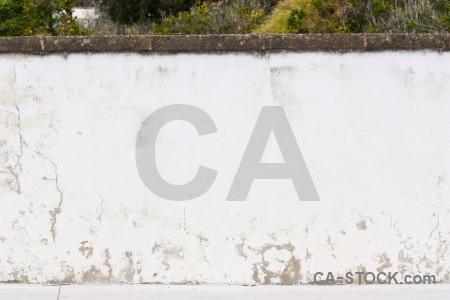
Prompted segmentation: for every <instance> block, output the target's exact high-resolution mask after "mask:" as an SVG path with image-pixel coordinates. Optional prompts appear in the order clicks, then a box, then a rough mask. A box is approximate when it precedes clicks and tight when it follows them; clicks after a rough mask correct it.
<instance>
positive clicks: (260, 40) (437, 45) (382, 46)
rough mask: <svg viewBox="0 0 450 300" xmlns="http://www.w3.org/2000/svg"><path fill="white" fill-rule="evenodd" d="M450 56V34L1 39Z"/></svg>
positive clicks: (31, 43)
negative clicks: (427, 52) (414, 52)
mask: <svg viewBox="0 0 450 300" xmlns="http://www.w3.org/2000/svg"><path fill="white" fill-rule="evenodd" d="M424 49H427V50H438V51H448V50H450V34H289V35H253V34H249V35H244V34H237V35H166V36H150V35H149V36H77V37H0V53H41V54H45V53H54V52H168V53H177V52H253V51H256V52H261V51H293V52H296V51H297V52H306V51H338V52H347V51H383V50H388V51H392V50H424Z"/></svg>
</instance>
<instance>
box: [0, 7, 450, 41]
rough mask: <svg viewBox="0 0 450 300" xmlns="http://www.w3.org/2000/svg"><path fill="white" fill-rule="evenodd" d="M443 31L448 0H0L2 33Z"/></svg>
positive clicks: (449, 15)
mask: <svg viewBox="0 0 450 300" xmlns="http://www.w3.org/2000/svg"><path fill="white" fill-rule="evenodd" d="M74 5H76V6H85V7H86V6H88V7H90V6H94V7H95V8H96V11H97V14H96V16H95V17H92V16H91V17H86V18H81V19H77V18H76V17H73V10H72V7H73V6H74ZM445 32H450V1H449V0H278V1H277V0H221V1H201V0H198V1H197V2H195V0H187V1H184V0H77V1H75V2H74V1H73V0H0V35H6V36H18V35H86V34H95V35H111V34H112V35H116V34H119V35H122V34H126V35H129V34H228V33H445Z"/></svg>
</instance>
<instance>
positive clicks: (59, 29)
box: [0, 0, 85, 36]
mask: <svg viewBox="0 0 450 300" xmlns="http://www.w3.org/2000/svg"><path fill="white" fill-rule="evenodd" d="M83 33H85V31H84V30H83V28H82V27H80V26H79V24H78V23H77V22H76V20H74V18H73V17H72V1H71V0H53V1H52V0H34V1H33V0H0V35H6V36H15V35H25V36H29V35H80V34H83Z"/></svg>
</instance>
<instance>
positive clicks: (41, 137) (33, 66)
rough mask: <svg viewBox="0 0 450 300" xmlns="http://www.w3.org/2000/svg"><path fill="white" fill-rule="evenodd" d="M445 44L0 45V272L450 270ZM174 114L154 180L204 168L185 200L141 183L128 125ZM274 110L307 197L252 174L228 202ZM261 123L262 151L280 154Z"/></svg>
mask: <svg viewBox="0 0 450 300" xmlns="http://www.w3.org/2000/svg"><path fill="white" fill-rule="evenodd" d="M449 66H450V54H449V53H448V52H444V53H436V52H426V51H423V52H419V51H417V52H378V53H347V54H333V53H328V54H325V53H297V54H296V53H288V54H281V53H280V54H270V55H252V54H220V55H219V54H217V55H216V54H208V55H206V54H205V55H200V54H197V55H196V54H178V55H160V54H154V55H139V54H111V53H110V54H92V55H90V54H69V55H46V56H32V55H12V54H9V55H6V54H5V55H1V56H0V122H1V126H0V159H1V165H0V203H1V210H0V281H19V282H33V283H49V282H91V281H102V282H135V283H143V282H151V283H154V282H160V283H225V284H260V283H261V284H269V283H272V284H276V283H283V284H293V283H308V282H311V281H312V280H313V274H314V273H315V272H323V273H326V272H328V271H332V272H335V274H338V275H342V274H344V273H345V272H347V271H353V272H356V271H361V270H362V271H367V272H368V271H371V272H380V271H385V272H388V271H392V272H396V271H398V272H400V273H401V274H403V275H406V274H412V275H414V274H434V275H436V277H437V278H438V280H440V281H444V282H450V278H449V276H450V268H449V263H448V259H449V253H450V250H449V248H450V247H449V238H450V218H449V211H450V210H449V203H450V202H449V197H450V185H449V177H450V84H449V82H450V71H449V70H450V69H449ZM177 103H184V104H190V105H195V106H197V107H199V108H201V109H202V110H204V111H205V112H207V113H208V114H209V115H210V116H211V117H212V119H213V120H214V122H215V124H216V126H217V128H218V132H217V133H214V134H210V135H205V136H201V137H199V136H198V134H197V132H196V130H195V129H194V127H192V126H191V125H189V124H188V123H186V122H182V121H175V122H172V123H169V124H168V125H167V126H165V127H164V128H163V129H162V130H161V132H160V135H159V139H158V144H157V163H158V168H159V171H160V172H161V175H162V176H163V177H164V179H166V180H167V181H170V182H173V183H177V184H182V183H185V182H187V181H189V180H191V179H192V177H193V176H194V175H195V173H196V172H197V169H198V166H199V165H203V166H206V167H209V168H212V169H215V170H217V171H218V176H217V178H216V180H215V183H214V185H213V186H212V187H211V188H210V189H209V191H208V192H207V193H205V194H204V195H203V196H201V197H199V198H197V199H194V200H190V201H169V200H165V199H162V198H159V197H157V196H155V195H154V194H153V193H152V192H151V191H149V190H148V189H147V188H146V187H145V185H144V184H143V182H142V181H141V179H140V177H139V175H138V172H137V168H136V162H135V144H136V139H137V133H138V130H139V128H140V126H141V125H142V122H143V121H144V120H145V119H146V118H147V117H148V116H149V115H150V114H151V113H152V112H154V111H155V110H157V109H158V108H161V107H164V106H166V105H170V104H177ZM272 105H276V106H280V105H281V106H283V108H284V111H285V112H286V115H287V118H288V120H289V122H290V124H291V126H292V129H293V131H294V134H295V136H296V139H297V142H298V144H299V147H300V149H301V152H302V155H303V157H304V159H305V162H306V165H307V167H308V170H309V172H310V175H311V177H312V180H313V182H314V185H315V187H316V189H317V192H318V194H319V197H320V201H318V202H310V201H300V200H299V199H298V197H297V194H296V192H295V189H294V186H293V184H292V182H291V181H290V180H256V181H255V182H254V183H253V185H252V188H251V191H250V194H249V195H248V198H247V200H246V201H244V202H227V201H225V199H226V196H227V194H228V191H229V189H230V186H231V183H232V181H233V178H234V176H235V174H236V171H237V168H238V166H239V163H240V161H241V158H242V155H243V153H244V150H245V148H246V145H247V142H248V140H249V138H250V135H251V133H252V130H253V127H254V125H255V123H256V120H257V118H258V115H259V113H260V110H261V108H262V106H272ZM280 157H281V155H280V153H279V150H278V148H277V143H276V139H274V138H273V137H272V139H271V140H270V141H269V145H268V147H267V149H266V153H265V156H264V161H265V162H277V161H279V160H280Z"/></svg>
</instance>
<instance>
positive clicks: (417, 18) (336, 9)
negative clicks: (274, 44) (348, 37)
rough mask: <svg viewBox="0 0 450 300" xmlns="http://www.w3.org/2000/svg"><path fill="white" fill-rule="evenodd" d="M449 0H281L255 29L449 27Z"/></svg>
mask: <svg viewBox="0 0 450 300" xmlns="http://www.w3.org/2000/svg"><path fill="white" fill-rule="evenodd" d="M449 14H450V2H449V1H448V0H282V1H281V2H280V3H278V5H277V6H276V7H275V9H274V10H273V12H272V14H271V15H270V16H269V17H268V18H267V19H266V20H265V22H264V23H263V24H262V25H261V26H259V27H258V28H257V29H256V30H255V31H254V32H255V33H346V32H347V33H358V32H390V33H432V32H434V33H437V32H449V31H450V16H449Z"/></svg>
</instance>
